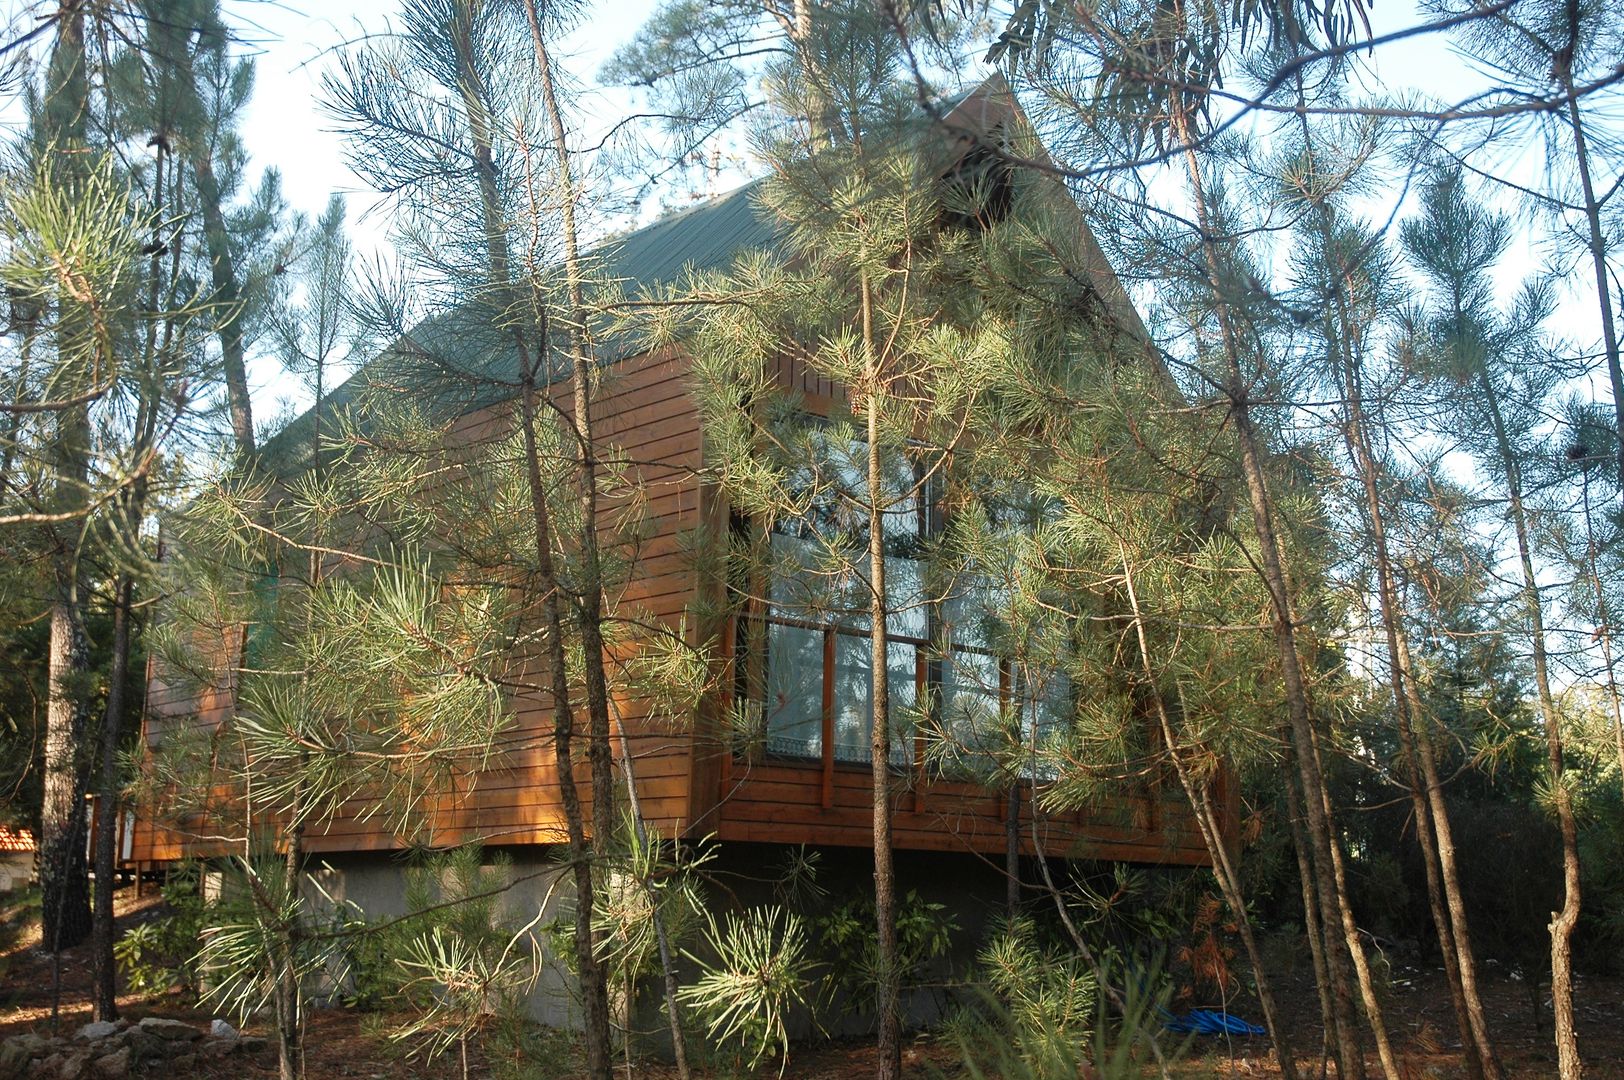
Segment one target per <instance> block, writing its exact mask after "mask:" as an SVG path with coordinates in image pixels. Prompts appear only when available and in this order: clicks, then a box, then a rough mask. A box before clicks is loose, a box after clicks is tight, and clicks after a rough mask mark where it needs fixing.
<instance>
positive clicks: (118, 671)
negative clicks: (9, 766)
mask: <svg viewBox="0 0 1624 1080" xmlns="http://www.w3.org/2000/svg"><path fill="white" fill-rule="evenodd" d="M134 592H135V583H134V581H133V580H132V579H131V577H130V575H129V574H128V573H124V574H120V575H119V580H118V585H117V587H116V589H115V590H114V593H113V660H112V663H111V664H110V665H109V670H108V673H107V707H106V710H105V711H104V712H103V714H102V733H101V778H100V780H101V782H100V784H98V786H97V791H96V830H95V832H96V895H95V906H94V909H93V911H92V913H91V914H92V919H91V953H92V967H93V970H94V980H93V983H92V986H91V1005H92V1011H93V1013H94V1016H93V1019H96V1020H117V1019H118V990H117V986H116V978H115V967H114V964H113V877H114V875H115V874H116V873H117V864H118V852H117V843H118V818H119V807H118V789H119V784H118V748H119V743H120V741H121V740H122V737H123V733H124V709H125V704H124V684H125V682H126V679H127V677H128V674H129V670H130V602H131V600H132V599H133V594H134Z"/></svg>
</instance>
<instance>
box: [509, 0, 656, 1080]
mask: <svg viewBox="0 0 1624 1080" xmlns="http://www.w3.org/2000/svg"><path fill="white" fill-rule="evenodd" d="M525 14H526V16H527V19H528V21H529V23H530V31H531V35H532V37H533V39H534V45H535V52H536V66H537V71H538V74H539V75H540V77H541V94H542V104H543V108H544V109H545V110H546V113H547V121H548V125H549V127H550V128H551V129H552V135H553V150H554V154H555V157H556V160H557V167H558V176H559V188H560V194H561V195H562V199H561V200H560V207H559V209H560V214H561V217H562V222H561V223H562V226H563V233H564V276H565V282H566V286H567V291H568V296H569V307H570V311H569V325H568V328H567V329H568V340H569V343H570V365H571V369H572V372H573V380H572V381H573V386H572V390H573V398H574V409H573V416H572V417H571V419H572V422H573V425H572V426H573V427H574V435H575V445H576V462H575V464H576V474H577V479H576V483H577V484H578V486H579V488H580V490H579V492H578V497H579V499H580V506H581V536H580V558H581V563H582V578H581V595H580V597H579V598H578V604H579V607H578V612H577V614H578V622H579V625H580V631H581V661H582V666H583V668H584V671H585V675H586V707H587V735H588V744H587V760H588V761H589V762H590V766H591V774H592V849H593V854H594V856H595V857H596V859H597V860H598V862H599V863H600V865H607V858H608V855H609V852H610V848H611V845H612V844H613V841H614V829H615V801H614V791H615V782H614V780H615V778H614V751H613V747H612V746H611V745H610V741H609V740H610V736H611V724H610V717H609V705H610V702H609V680H608V674H607V672H606V671H605V668H604V641H603V568H602V560H601V557H600V552H599V545H598V475H597V474H598V461H597V449H596V446H595V444H594V441H593V434H592V387H593V383H594V382H595V381H596V379H597V362H596V358H595V356H594V353H593V349H592V335H591V327H589V326H588V325H587V319H588V315H587V311H586V304H585V301H584V299H583V296H582V287H581V282H582V277H583V274H582V267H581V248H580V233H579V230H578V228H577V225H576V219H575V202H576V198H577V192H576V188H575V178H574V173H573V170H572V168H571V162H570V152H569V142H568V135H567V133H566V131H565V129H564V114H563V111H562V110H561V109H560V108H559V104H558V95H557V92H556V90H555V88H554V84H553V74H552V60H551V56H550V55H549V50H548V49H547V44H546V39H545V37H544V36H543V34H542V29H541V21H540V19H539V17H538V15H537V11H536V5H535V2H534V0H525ZM545 346H546V343H545V341H544V342H542V347H543V348H545ZM621 737H622V740H624V738H625V734H624V732H622V735H621ZM626 749H627V751H629V747H628V748H626ZM623 752H626V751H623ZM626 765H627V769H628V771H627V777H628V783H635V780H632V779H631V777H632V773H631V772H630V767H631V762H630V761H629V760H628V761H627V763H626ZM631 798H632V801H633V806H634V808H635V806H636V793H635V791H633V792H632V794H631ZM635 812H636V811H635V809H634V813H635ZM640 824H641V823H640V822H639V825H640ZM655 919H656V921H658V919H659V915H658V913H656V914H655ZM660 940H661V960H662V964H663V965H664V967H665V970H666V974H667V982H668V983H670V982H671V981H672V978H671V967H670V955H669V950H668V948H667V947H666V943H665V940H664V933H663V930H662V931H661V933H660ZM605 1005H606V1008H605V1022H604V1038H605V1041H606V1045H605V1050H606V1052H607V1049H608V1047H607V1038H608V1017H607V999H606V1002H605ZM630 1007H631V1003H630V1002H629V1001H628V1002H627V1008H630ZM669 1008H670V1010H671V1021H672V1023H671V1031H672V1039H673V1043H674V1050H675V1051H676V1054H677V1058H678V1062H679V1065H680V1066H681V1067H682V1069H683V1071H684V1072H685V1071H686V1065H687V1060H686V1055H685V1054H684V1053H683V1049H684V1048H683V1046H682V1030H681V1027H680V1025H679V1024H678V1023H677V1018H676V1012H675V1009H676V1001H675V998H674V997H673V998H672V1000H671V1002H670V1005H669ZM606 1067H607V1066H606Z"/></svg>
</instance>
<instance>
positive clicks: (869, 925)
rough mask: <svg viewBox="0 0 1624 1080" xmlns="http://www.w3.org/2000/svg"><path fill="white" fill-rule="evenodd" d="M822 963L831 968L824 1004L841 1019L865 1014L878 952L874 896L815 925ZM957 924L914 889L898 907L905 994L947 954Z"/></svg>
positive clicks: (862, 896) (832, 911)
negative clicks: (841, 1016)
mask: <svg viewBox="0 0 1624 1080" xmlns="http://www.w3.org/2000/svg"><path fill="white" fill-rule="evenodd" d="M813 929H814V931H815V934H816V940H817V942H818V945H819V956H818V959H819V960H820V961H822V962H823V963H824V964H825V965H827V974H826V975H825V976H824V979H823V985H822V989H821V994H820V997H821V1003H822V1005H823V1006H824V1007H825V1008H826V1009H833V1010H838V1011H839V1013H840V1014H841V1015H850V1014H852V1013H855V1012H858V1011H861V1010H862V1009H863V1008H864V1007H866V1005H867V1004H868V1002H870V1001H872V1000H873V998H874V987H875V985H876V983H877V979H876V973H877V971H878V966H879V949H878V946H877V944H876V943H875V940H874V897H873V896H871V895H868V894H865V893H858V894H856V895H854V896H852V897H851V898H850V899H848V900H847V901H846V902H845V903H843V904H840V905H839V906H837V907H834V908H832V909H830V910H829V911H828V912H827V913H826V914H824V915H822V916H819V917H818V918H817V919H815V920H813ZM957 930H958V924H957V923H956V922H955V921H954V920H953V917H952V916H951V915H948V914H947V908H946V906H945V905H943V904H937V903H930V902H927V901H926V900H924V899H923V898H922V897H921V896H920V895H919V893H918V892H916V891H915V890H913V889H909V890H908V892H907V894H906V895H905V896H903V897H902V900H901V902H900V903H898V904H897V966H898V968H900V970H901V983H902V988H903V990H908V989H911V988H914V987H917V986H919V985H920V983H921V982H922V980H923V978H924V975H925V972H926V969H927V968H928V967H929V966H930V964H931V963H932V962H933V961H935V960H938V959H940V958H941V957H943V956H946V955H947V952H948V949H949V948H950V947H951V946H952V944H953V934H954V932H955V931H957Z"/></svg>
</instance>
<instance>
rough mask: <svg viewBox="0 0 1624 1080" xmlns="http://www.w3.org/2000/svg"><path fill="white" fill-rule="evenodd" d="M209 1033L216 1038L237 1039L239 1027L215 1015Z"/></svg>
mask: <svg viewBox="0 0 1624 1080" xmlns="http://www.w3.org/2000/svg"><path fill="white" fill-rule="evenodd" d="M209 1034H210V1035H213V1036H214V1037H215V1038H216V1039H235V1038H236V1037H237V1029H236V1028H234V1027H232V1026H231V1025H230V1024H228V1023H226V1022H225V1021H224V1020H221V1019H220V1018H219V1017H215V1019H214V1022H213V1023H212V1024H210V1025H209Z"/></svg>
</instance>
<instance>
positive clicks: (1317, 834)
mask: <svg viewBox="0 0 1624 1080" xmlns="http://www.w3.org/2000/svg"><path fill="white" fill-rule="evenodd" d="M1173 121H1174V132H1173V134H1174V137H1175V138H1176V139H1178V140H1179V142H1180V143H1181V144H1182V145H1183V146H1184V147H1185V151H1184V160H1185V167H1186V170H1187V173H1188V176H1189V181H1190V191H1191V197H1192V200H1193V202H1194V204H1195V209H1196V215H1197V223H1198V225H1199V227H1200V231H1201V248H1202V254H1203V257H1204V260H1205V263H1206V272H1207V278H1208V280H1207V285H1208V287H1209V288H1210V289H1211V291H1212V294H1213V299H1214V310H1215V313H1216V315H1217V319H1218V323H1219V328H1220V332H1221V334H1222V337H1223V352H1224V360H1225V364H1226V368H1227V371H1226V381H1227V383H1228V385H1227V387H1226V390H1227V393H1228V397H1229V402H1230V418H1231V420H1232V421H1233V422H1234V425H1235V436H1236V442H1237V444H1238V445H1239V448H1240V454H1241V471H1242V475H1243V478H1244V480H1245V483H1246V493H1247V499H1248V502H1249V504H1250V508H1251V511H1252V527H1253V531H1254V533H1255V535H1256V540H1257V545H1258V555H1259V559H1260V562H1259V571H1260V573H1261V575H1262V577H1263V582H1264V585H1265V587H1266V588H1267V589H1268V592H1269V598H1270V614H1271V617H1272V622H1273V624H1274V637H1275V645H1276V650H1277V652H1278V653H1279V660H1280V674H1281V682H1282V685H1283V689H1284V691H1285V698H1286V715H1287V719H1288V721H1289V724H1290V731H1291V737H1292V743H1293V747H1294V749H1295V751H1296V754H1295V757H1296V762H1297V768H1298V771H1299V774H1300V776H1299V779H1300V780H1301V783H1302V788H1303V796H1304V797H1303V808H1304V811H1305V813H1304V824H1305V826H1306V831H1307V834H1308V840H1309V843H1310V845H1311V846H1310V854H1311V864H1312V866H1313V870H1314V876H1315V887H1316V889H1317V891H1318V893H1319V902H1320V905H1321V918H1322V920H1323V922H1324V924H1325V926H1326V927H1327V928H1328V929H1330V928H1336V927H1340V928H1341V929H1342V932H1343V939H1344V945H1345V948H1346V952H1345V953H1344V952H1343V951H1342V950H1337V949H1328V950H1327V956H1326V960H1327V966H1328V968H1329V969H1330V971H1329V973H1330V975H1331V977H1332V981H1333V990H1334V989H1335V986H1336V985H1337V984H1340V983H1342V981H1343V978H1344V977H1345V971H1346V969H1345V967H1344V966H1343V965H1344V964H1345V963H1346V960H1347V959H1348V958H1349V957H1351V958H1352V959H1353V961H1354V966H1355V969H1356V970H1358V969H1359V968H1361V967H1363V966H1364V965H1363V959H1364V945H1363V943H1362V942H1361V941H1360V940H1359V935H1358V928H1357V927H1356V926H1354V925H1353V920H1352V916H1351V914H1350V913H1349V912H1348V911H1347V910H1346V907H1345V905H1344V902H1343V899H1342V897H1343V890H1342V889H1341V888H1340V887H1339V885H1338V881H1337V873H1336V863H1337V862H1338V861H1339V860H1338V859H1337V855H1336V852H1335V847H1336V843H1337V841H1336V838H1335V836H1334V834H1333V833H1332V831H1331V824H1330V820H1329V817H1328V815H1327V814H1326V806H1327V805H1328V800H1327V798H1326V794H1325V781H1324V777H1323V775H1322V774H1321V772H1320V766H1319V757H1318V753H1317V750H1316V748H1315V745H1314V725H1313V715H1312V712H1311V710H1310V708H1309V701H1308V685H1307V681H1306V679H1305V678H1304V675H1303V669H1302V661H1301V659H1300V654H1299V652H1298V646H1297V619H1296V613H1295V611H1294V610H1293V605H1292V602H1291V594H1290V591H1289V589H1288V586H1287V583H1286V574H1285V569H1284V566H1283V565H1282V558H1281V547H1280V541H1279V538H1278V537H1277V536H1276V534H1275V531H1274V520H1273V508H1272V505H1271V503H1270V499H1269V494H1268V485H1267V481H1266V479H1265V476H1264V471H1263V460H1262V452H1261V444H1262V440H1261V439H1260V438H1259V436H1258V434H1257V431H1256V428H1255V427H1254V425H1253V421H1252V414H1251V404H1250V391H1249V390H1248V389H1247V386H1246V380H1245V377H1244V375H1243V373H1242V371H1241V361H1240V352H1239V348H1240V346H1239V344H1238V342H1237V341H1236V337H1235V330H1234V328H1233V327H1232V326H1231V325H1230V313H1229V311H1228V309H1227V307H1226V305H1225V303H1224V300H1223V291H1224V283H1223V274H1222V271H1221V268H1220V260H1219V253H1218V250H1217V241H1216V239H1215V234H1214V232H1213V229H1212V223H1211V220H1210V215H1209V213H1208V206H1207V195H1206V188H1205V184H1204V182H1203V179H1202V174H1201V166H1200V163H1199V161H1198V160H1197V158H1196V153H1195V149H1194V146H1195V143H1194V141H1193V132H1192V131H1191V128H1190V123H1189V118H1188V116H1187V115H1185V114H1184V112H1183V111H1182V106H1180V107H1177V108H1176V109H1175V112H1174V116H1173ZM1360 983H1361V987H1360V989H1361V992H1362V993H1363V994H1364V996H1365V998H1366V1008H1365V1012H1366V1017H1367V1019H1369V1020H1370V1022H1371V1027H1372V1030H1373V1032H1374V1033H1375V1034H1376V1041H1377V1051H1378V1053H1379V1054H1380V1055H1381V1059H1382V1070H1383V1073H1384V1074H1385V1075H1386V1076H1387V1080H1397V1078H1398V1075H1399V1073H1398V1067H1397V1063H1396V1061H1394V1059H1393V1054H1392V1047H1391V1046H1390V1045H1389V1044H1388V1043H1387V1040H1386V1037H1385V1032H1384V1031H1383V1030H1382V1023H1381V1011H1380V1008H1379V1006H1377V1005H1375V1002H1374V1001H1373V1000H1372V998H1371V995H1370V994H1369V992H1368V989H1369V980H1368V978H1363V977H1362V978H1361V980H1360ZM1337 1035H1338V1046H1337V1062H1338V1068H1339V1071H1340V1072H1341V1075H1342V1076H1343V1077H1345V1078H1352V1080H1360V1078H1362V1077H1363V1076H1364V1059H1363V1056H1362V1054H1361V1052H1360V1051H1359V1048H1358V1046H1357V1044H1355V1043H1353V1041H1352V1040H1351V1039H1350V1037H1349V1035H1350V1033H1349V1032H1348V1031H1347V1030H1345V1029H1344V1028H1343V1027H1342V1026H1341V1025H1339V1026H1338V1032H1337Z"/></svg>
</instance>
